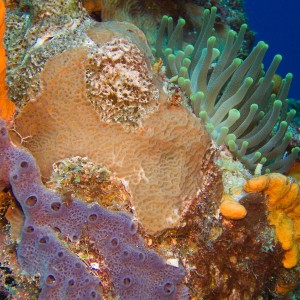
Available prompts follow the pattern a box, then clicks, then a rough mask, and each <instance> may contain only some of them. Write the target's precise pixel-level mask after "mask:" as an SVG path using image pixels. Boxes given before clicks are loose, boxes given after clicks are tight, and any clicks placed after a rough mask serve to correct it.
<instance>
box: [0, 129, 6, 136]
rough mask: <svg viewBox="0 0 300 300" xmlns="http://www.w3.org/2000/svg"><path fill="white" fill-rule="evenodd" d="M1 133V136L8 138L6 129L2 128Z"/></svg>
mask: <svg viewBox="0 0 300 300" xmlns="http://www.w3.org/2000/svg"><path fill="white" fill-rule="evenodd" d="M0 133H1V136H6V135H7V130H6V128H5V127H1V129H0Z"/></svg>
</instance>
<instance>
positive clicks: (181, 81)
mask: <svg viewBox="0 0 300 300" xmlns="http://www.w3.org/2000/svg"><path fill="white" fill-rule="evenodd" d="M184 80H185V78H184V77H179V78H178V85H179V86H180V87H181V88H182V87H183V86H184Z"/></svg>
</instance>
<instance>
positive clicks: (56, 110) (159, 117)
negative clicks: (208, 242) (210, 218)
mask: <svg viewBox="0 0 300 300" xmlns="http://www.w3.org/2000/svg"><path fill="white" fill-rule="evenodd" d="M123 43H125V41H123ZM107 47H108V46H107ZM124 47H126V46H125V45H124ZM88 52H89V50H88V48H86V47H81V48H75V49H71V50H68V51H65V52H64V53H62V54H60V55H58V56H56V57H54V58H51V59H49V60H48V62H47V63H46V65H45V68H44V70H43V71H42V73H41V80H42V92H41V94H40V96H39V97H38V98H37V99H36V100H32V101H30V102H29V103H28V104H27V106H25V108H24V110H23V111H22V113H21V114H20V115H19V116H18V117H17V118H16V129H17V131H18V132H19V133H20V134H21V135H22V136H23V137H26V136H29V138H28V139H26V140H25V141H26V142H25V143H24V145H25V146H26V147H28V149H30V151H32V153H33V155H34V156H35V158H36V159H37V161H38V163H39V165H40V167H41V172H42V175H43V176H49V175H50V172H51V165H52V163H53V162H55V161H57V160H59V159H63V158H65V157H71V156H75V155H80V156H87V157H88V158H89V159H91V160H93V161H94V162H96V163H102V164H104V165H105V166H107V167H108V168H109V169H110V170H111V171H112V172H114V173H115V174H116V175H117V176H118V177H119V178H123V179H124V180H125V181H127V182H128V183H129V188H130V190H131V192H132V194H133V207H134V208H135V211H136V213H137V216H138V218H139V220H140V221H141V222H142V224H143V226H144V228H145V230H146V231H147V232H148V233H151V234H154V233H157V232H159V231H161V230H164V229H166V228H169V227H173V226H174V225H176V224H177V223H178V221H179V219H180V211H181V209H182V208H183V207H182V204H183V201H184V200H188V199H192V198H194V197H195V196H196V194H197V191H198V189H199V186H200V182H201V179H202V176H203V174H202V173H203V172H202V169H201V168H202V163H203V156H204V153H205V152H206V151H207V149H208V147H209V146H210V140H209V138H208V137H207V136H206V134H205V133H204V130H203V128H202V127H201V125H200V122H199V121H198V119H197V118H196V117H195V116H194V115H193V114H192V113H191V112H190V111H189V110H188V109H187V108H185V107H184V106H181V105H180V106H172V105H170V104H168V101H167V99H166V95H165V94H164V93H163V92H162V91H161V93H160V99H159V107H158V109H157V110H156V111H155V112H152V113H148V114H147V115H146V116H144V117H143V118H141V125H140V126H139V127H138V128H136V129H135V130H128V129H125V128H123V127H122V126H121V125H120V124H117V123H115V122H112V123H110V124H108V123H107V122H105V121H103V120H102V119H101V117H100V116H99V115H98V114H97V112H96V111H95V110H94V107H93V105H92V104H90V102H89V101H88V97H87V92H86V85H87V83H86V76H85V74H86V69H85V65H86V64H87V60H88ZM129 67H130V66H128V68H129ZM124 84H126V81H125V82H124ZM152 101H155V100H152ZM155 103H156V101H155Z"/></svg>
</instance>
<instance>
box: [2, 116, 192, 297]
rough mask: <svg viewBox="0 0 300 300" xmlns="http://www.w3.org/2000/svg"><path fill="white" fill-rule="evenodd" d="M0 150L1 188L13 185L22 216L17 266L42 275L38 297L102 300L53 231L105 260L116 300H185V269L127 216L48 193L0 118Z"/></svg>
mask: <svg viewBox="0 0 300 300" xmlns="http://www.w3.org/2000/svg"><path fill="white" fill-rule="evenodd" d="M0 151H1V156H0V187H1V186H2V187H4V186H5V185H8V184H10V185H11V188H12V191H13V193H14V196H15V197H16V199H17V200H18V202H19V203H20V205H21V207H22V209H23V212H24V215H25V223H24V226H23V229H22V234H21V242H20V244H19V247H18V259H19V263H20V265H21V267H22V268H23V269H24V270H25V271H27V272H28V273H29V274H31V275H37V274H40V287H41V293H40V296H39V299H102V296H101V294H100V289H99V288H100V280H99V279H98V278H97V277H96V276H95V275H93V274H91V273H90V271H89V270H88V268H87V266H86V265H85V264H83V263H82V262H81V260H80V258H79V257H77V256H76V255H75V254H73V253H71V252H70V249H68V248H67V247H66V246H64V244H65V242H61V241H60V239H59V237H58V234H57V232H59V233H60V234H59V236H60V237H63V238H64V240H66V239H68V240H69V241H70V242H78V241H80V240H82V239H84V240H85V241H88V243H89V245H88V246H89V247H90V248H91V249H93V251H95V252H96V253H97V254H99V256H100V257H102V258H103V260H104V261H103V262H104V264H105V265H106V266H107V269H108V270H109V271H108V273H109V276H110V281H111V283H112V285H113V288H114V292H115V295H116V296H117V297H119V298H120V299H125V300H126V299H188V290H187V288H186V287H185V286H184V285H183V284H182V280H183V278H184V275H185V274H184V271H183V269H182V268H181V267H180V268H176V267H173V266H170V265H168V264H166V263H165V261H164V260H163V259H162V258H161V257H160V256H159V255H158V254H157V253H156V252H154V251H152V250H149V249H146V248H145V247H144V241H143V239H142V238H141V237H140V236H139V235H138V233H137V231H138V228H137V225H136V224H135V223H134V222H133V220H132V218H131V216H130V215H128V214H127V213H123V212H111V211H109V210H107V209H105V208H103V207H101V206H100V205H98V204H91V205H87V204H85V203H83V202H81V201H80V200H78V199H76V198H74V197H69V198H68V199H67V201H66V199H65V198H64V197H63V196H61V195H58V194H56V193H54V192H52V191H50V190H48V189H46V188H45V187H44V186H43V184H42V182H41V179H40V172H39V169H38V167H37V165H36V162H35V160H34V158H33V157H32V155H31V154H29V153H28V152H25V151H24V150H21V149H19V148H17V147H15V146H14V145H13V144H12V143H11V141H10V139H9V136H8V132H7V129H6V127H5V124H4V122H3V121H2V120H0ZM100 263H101V262H100Z"/></svg>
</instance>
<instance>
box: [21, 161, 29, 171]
mask: <svg viewBox="0 0 300 300" xmlns="http://www.w3.org/2000/svg"><path fill="white" fill-rule="evenodd" d="M20 167H21V168H23V169H27V168H28V162H27V161H22V162H21V163H20Z"/></svg>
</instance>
